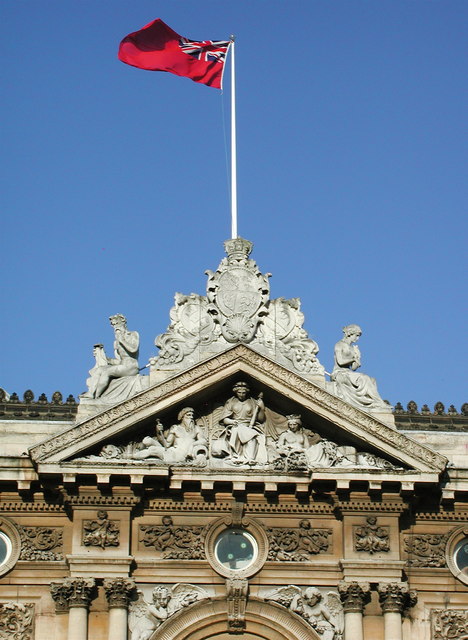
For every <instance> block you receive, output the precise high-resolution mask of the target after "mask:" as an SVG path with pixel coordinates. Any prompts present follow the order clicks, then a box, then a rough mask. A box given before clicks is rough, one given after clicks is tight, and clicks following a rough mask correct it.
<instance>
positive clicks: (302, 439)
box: [276, 414, 309, 455]
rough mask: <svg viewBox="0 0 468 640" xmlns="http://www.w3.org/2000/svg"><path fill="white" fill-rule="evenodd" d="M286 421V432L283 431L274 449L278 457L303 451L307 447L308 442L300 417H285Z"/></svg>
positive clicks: (294, 415)
mask: <svg viewBox="0 0 468 640" xmlns="http://www.w3.org/2000/svg"><path fill="white" fill-rule="evenodd" d="M286 419H287V421H288V429H287V431H283V433H281V434H280V436H279V438H278V442H277V443H276V449H277V451H278V453H279V454H280V455H289V454H290V453H293V452H300V451H305V450H306V449H307V448H308V447H309V440H308V438H307V436H306V434H305V433H304V431H303V429H302V420H301V416H300V415H296V414H291V415H289V416H286Z"/></svg>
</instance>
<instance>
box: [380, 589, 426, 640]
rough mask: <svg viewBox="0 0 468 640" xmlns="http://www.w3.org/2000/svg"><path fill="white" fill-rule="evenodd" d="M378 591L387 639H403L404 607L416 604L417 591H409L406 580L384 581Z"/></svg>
mask: <svg viewBox="0 0 468 640" xmlns="http://www.w3.org/2000/svg"><path fill="white" fill-rule="evenodd" d="M378 592H379V600H380V606H381V607H382V611H383V615H384V628H385V640H402V638H403V631H402V626H401V615H402V613H403V611H404V609H408V608H409V607H414V605H415V604H416V600H417V597H416V592H415V591H409V589H408V584H407V583H406V582H382V583H381V584H379V586H378Z"/></svg>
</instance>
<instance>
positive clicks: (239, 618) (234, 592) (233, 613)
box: [226, 578, 249, 633]
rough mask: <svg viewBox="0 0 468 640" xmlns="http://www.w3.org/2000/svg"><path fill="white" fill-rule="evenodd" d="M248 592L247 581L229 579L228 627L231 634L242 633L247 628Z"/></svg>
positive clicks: (227, 581) (227, 584) (227, 588)
mask: <svg viewBox="0 0 468 640" xmlns="http://www.w3.org/2000/svg"><path fill="white" fill-rule="evenodd" d="M248 592H249V582H248V580H247V579H245V578H228V579H227V580H226V596H227V610H228V627H229V630H230V631H231V632H234V633H235V632H241V631H242V629H243V628H244V627H245V608H246V606H247V596H248Z"/></svg>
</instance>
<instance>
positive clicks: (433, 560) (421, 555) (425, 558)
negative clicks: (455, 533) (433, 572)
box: [404, 533, 448, 567]
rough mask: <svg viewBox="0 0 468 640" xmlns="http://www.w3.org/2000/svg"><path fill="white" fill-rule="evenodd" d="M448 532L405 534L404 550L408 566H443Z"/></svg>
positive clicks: (444, 564)
mask: <svg viewBox="0 0 468 640" xmlns="http://www.w3.org/2000/svg"><path fill="white" fill-rule="evenodd" d="M447 538H448V534H440V533H418V534H414V535H409V536H405V538H404V542H405V551H406V553H407V554H408V560H407V563H408V565H409V566H410V567H445V566H446V560H445V545H446V543H447Z"/></svg>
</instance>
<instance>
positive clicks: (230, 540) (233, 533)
mask: <svg viewBox="0 0 468 640" xmlns="http://www.w3.org/2000/svg"><path fill="white" fill-rule="evenodd" d="M256 553H257V543H256V542H255V538H254V537H253V536H252V535H250V533H247V532H246V531H244V530H243V529H227V530H226V531H223V532H222V533H221V534H220V535H219V536H218V538H217V540H216V543H215V555H216V558H217V560H218V562H220V563H221V564H222V565H223V566H224V567H226V569H231V570H234V571H236V570H239V569H245V567H248V566H249V565H250V564H252V562H253V561H254V560H255V556H256Z"/></svg>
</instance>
